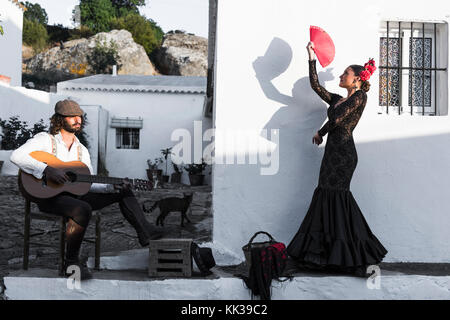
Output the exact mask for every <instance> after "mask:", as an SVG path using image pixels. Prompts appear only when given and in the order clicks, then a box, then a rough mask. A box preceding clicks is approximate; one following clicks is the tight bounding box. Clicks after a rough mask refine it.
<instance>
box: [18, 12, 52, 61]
mask: <svg viewBox="0 0 450 320" xmlns="http://www.w3.org/2000/svg"><path fill="white" fill-rule="evenodd" d="M22 41H23V42H24V43H25V44H27V45H29V46H32V47H33V50H34V51H35V52H36V53H37V52H40V51H41V50H42V49H44V48H45V46H46V45H47V41H48V33H47V30H46V29H45V27H44V26H43V25H42V24H40V23H39V22H37V21H35V20H28V19H26V18H25V19H23V33H22Z"/></svg>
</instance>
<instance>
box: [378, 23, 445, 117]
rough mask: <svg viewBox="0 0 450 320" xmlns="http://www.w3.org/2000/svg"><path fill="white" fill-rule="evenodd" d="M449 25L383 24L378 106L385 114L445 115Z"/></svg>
mask: <svg viewBox="0 0 450 320" xmlns="http://www.w3.org/2000/svg"><path fill="white" fill-rule="evenodd" d="M447 30H448V28H447V24H445V23H427V22H404V21H385V22H382V25H381V36H380V60H379V61H380V63H379V64H380V66H379V70H380V74H379V86H380V87H379V89H380V90H379V105H380V106H381V107H382V111H384V112H385V113H397V114H402V113H409V114H411V115H413V114H419V115H446V114H447V113H448V110H447V100H448V98H447V83H448V80H447V68H446V64H447V58H448V40H447V34H448V31H447Z"/></svg>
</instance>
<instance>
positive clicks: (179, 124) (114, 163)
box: [57, 75, 212, 183]
mask: <svg viewBox="0 0 450 320" xmlns="http://www.w3.org/2000/svg"><path fill="white" fill-rule="evenodd" d="M57 93H58V94H59V95H62V96H67V97H69V98H70V99H73V100H75V101H77V102H78V103H79V104H80V106H81V108H83V109H87V108H95V109H96V111H91V112H87V113H88V114H87V119H88V122H89V126H90V127H91V128H98V134H97V135H98V137H99V139H100V140H99V159H100V161H102V159H104V160H103V161H104V163H105V165H106V169H107V170H108V172H109V175H110V176H115V177H122V176H127V177H130V178H146V177H147V174H146V169H147V168H148V167H147V159H150V160H154V159H155V158H158V157H162V156H163V155H162V154H161V149H166V148H171V147H174V146H175V145H179V144H180V143H183V141H182V140H183V139H184V138H188V137H184V136H183V135H182V136H179V135H177V131H176V130H177V129H179V130H181V131H182V132H184V133H185V134H186V135H188V136H190V138H191V139H192V140H190V141H189V148H190V150H189V151H190V153H191V155H194V153H195V149H200V150H202V148H203V143H202V144H201V145H198V146H196V145H195V144H194V135H200V141H201V137H202V136H203V133H204V131H206V130H207V129H210V128H211V126H212V123H211V122H212V119H211V118H209V117H205V106H206V104H205V93H206V77H184V76H138V75H95V76H90V77H85V78H79V79H75V80H69V81H64V82H60V83H58V85H57ZM90 113H93V116H94V118H93V121H94V122H91V114H90ZM94 119H95V120H94ZM94 134H95V133H94ZM173 134H174V136H173V137H172V135H173ZM185 142H186V141H185ZM174 150H175V149H174ZM186 152H187V150H186ZM189 158H190V159H189V160H186V161H185V162H184V163H191V162H194V161H195V159H194V157H193V156H191V157H189ZM161 169H164V170H165V165H164V167H161ZM167 169H168V174H169V175H170V174H171V173H172V172H173V168H172V165H171V163H170V160H169V165H168V167H167ZM182 182H184V183H189V180H188V176H187V173H186V172H185V173H184V175H183V176H182ZM205 182H206V183H209V182H210V176H209V175H207V176H206V177H205Z"/></svg>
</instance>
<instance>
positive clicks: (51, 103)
mask: <svg viewBox="0 0 450 320" xmlns="http://www.w3.org/2000/svg"><path fill="white" fill-rule="evenodd" d="M0 97H1V99H0V119H3V120H8V119H9V117H11V116H16V115H18V116H19V119H20V120H21V121H26V122H27V123H28V126H29V127H32V126H33V124H34V123H36V122H38V121H39V120H40V119H43V120H44V123H45V124H46V125H47V126H48V125H49V119H50V117H51V116H52V115H53V113H54V108H55V104H56V102H58V101H59V100H64V99H67V96H64V95H60V94H54V93H49V92H45V91H41V90H31V89H26V88H24V87H12V86H8V85H4V84H0ZM98 109H99V107H98V106H89V107H85V108H84V111H85V112H86V113H87V114H88V119H89V123H90V125H88V126H87V127H86V128H85V131H86V133H87V135H88V139H89V143H90V150H89V153H90V155H91V161H92V166H93V169H94V171H97V154H98V132H97V129H98V125H97V124H98V121H99V120H98V119H99V110H98ZM0 130H1V129H0ZM0 139H1V137H0ZM10 153H11V152H9V151H1V152H0V160H4V161H5V163H4V165H3V168H2V170H1V174H4V175H15V174H17V171H18V168H17V167H16V166H15V165H14V164H13V163H11V162H10V161H9V156H10Z"/></svg>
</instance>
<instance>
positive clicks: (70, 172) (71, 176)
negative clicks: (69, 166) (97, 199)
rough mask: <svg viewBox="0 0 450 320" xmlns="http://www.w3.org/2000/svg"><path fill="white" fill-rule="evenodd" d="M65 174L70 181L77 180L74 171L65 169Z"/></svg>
mask: <svg viewBox="0 0 450 320" xmlns="http://www.w3.org/2000/svg"><path fill="white" fill-rule="evenodd" d="M66 175H67V176H68V177H69V181H70V182H75V181H76V180H77V175H76V173H73V172H72V171H67V172H66Z"/></svg>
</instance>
